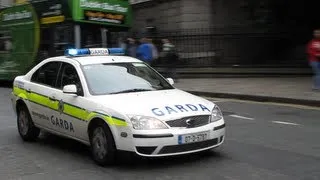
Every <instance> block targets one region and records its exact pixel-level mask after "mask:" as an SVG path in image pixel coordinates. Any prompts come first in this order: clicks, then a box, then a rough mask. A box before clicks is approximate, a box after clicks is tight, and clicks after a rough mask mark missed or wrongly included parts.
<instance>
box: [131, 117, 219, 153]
mask: <svg viewBox="0 0 320 180" xmlns="http://www.w3.org/2000/svg"><path fill="white" fill-rule="evenodd" d="M201 132H209V136H208V138H207V139H206V140H204V141H199V142H193V143H186V144H179V141H180V140H179V135H186V134H194V133H201ZM224 139H225V122H224V120H220V121H218V122H214V123H210V124H208V125H205V126H201V127H197V128H190V129H168V130H161V132H158V131H157V134H155V133H154V131H153V132H152V133H151V132H149V133H146V132H143V131H139V132H138V131H137V132H134V134H133V145H134V149H135V153H136V154H138V155H140V156H146V157H161V156H173V155H182V154H188V153H195V152H200V151H204V150H208V149H212V148H215V147H218V146H220V145H221V144H223V142H224Z"/></svg>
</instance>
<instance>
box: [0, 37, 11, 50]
mask: <svg viewBox="0 0 320 180" xmlns="http://www.w3.org/2000/svg"><path fill="white" fill-rule="evenodd" d="M12 48H13V47H12V38H11V36H10V33H9V32H0V52H2V53H8V52H9V51H11V50H12Z"/></svg>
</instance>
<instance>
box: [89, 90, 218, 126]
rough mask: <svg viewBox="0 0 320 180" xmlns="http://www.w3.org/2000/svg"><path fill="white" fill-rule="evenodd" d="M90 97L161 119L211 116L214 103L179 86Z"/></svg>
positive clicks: (120, 109) (119, 109)
mask: <svg viewBox="0 0 320 180" xmlns="http://www.w3.org/2000/svg"><path fill="white" fill-rule="evenodd" d="M92 98H93V100H94V101H95V102H96V103H98V104H100V105H102V106H104V107H106V108H108V109H112V110H113V111H116V112H118V113H121V114H123V115H129V116H130V115H143V116H149V117H156V118H158V119H160V120H171V119H176V118H181V117H186V116H196V115H210V114H211V111H212V109H213V107H214V105H215V104H214V103H213V102H210V101H208V100H206V99H204V98H201V97H198V96H195V95H192V94H190V93H187V92H184V91H182V90H178V89H172V90H160V91H145V92H134V93H125V94H113V95H104V96H94V97H92Z"/></svg>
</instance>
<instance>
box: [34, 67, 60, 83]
mask: <svg viewBox="0 0 320 180" xmlns="http://www.w3.org/2000/svg"><path fill="white" fill-rule="evenodd" d="M60 65H61V63H60V62H48V63H46V64H44V65H43V66H42V67H40V68H39V69H38V70H37V71H36V72H35V73H34V74H33V75H32V77H31V81H32V82H35V83H39V84H43V85H47V86H50V87H54V88H55V87H56V82H57V77H58V72H59V69H60Z"/></svg>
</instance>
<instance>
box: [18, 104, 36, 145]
mask: <svg viewBox="0 0 320 180" xmlns="http://www.w3.org/2000/svg"><path fill="white" fill-rule="evenodd" d="M17 112H18V113H17V115H18V116H17V125H18V131H19V134H20V136H21V138H22V139H23V140H24V141H34V140H36V139H37V138H38V136H39V134H40V129H39V128H37V127H35V126H34V124H33V122H32V119H31V116H30V113H29V111H28V109H27V107H26V106H25V105H21V106H19V107H18V111H17Z"/></svg>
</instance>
